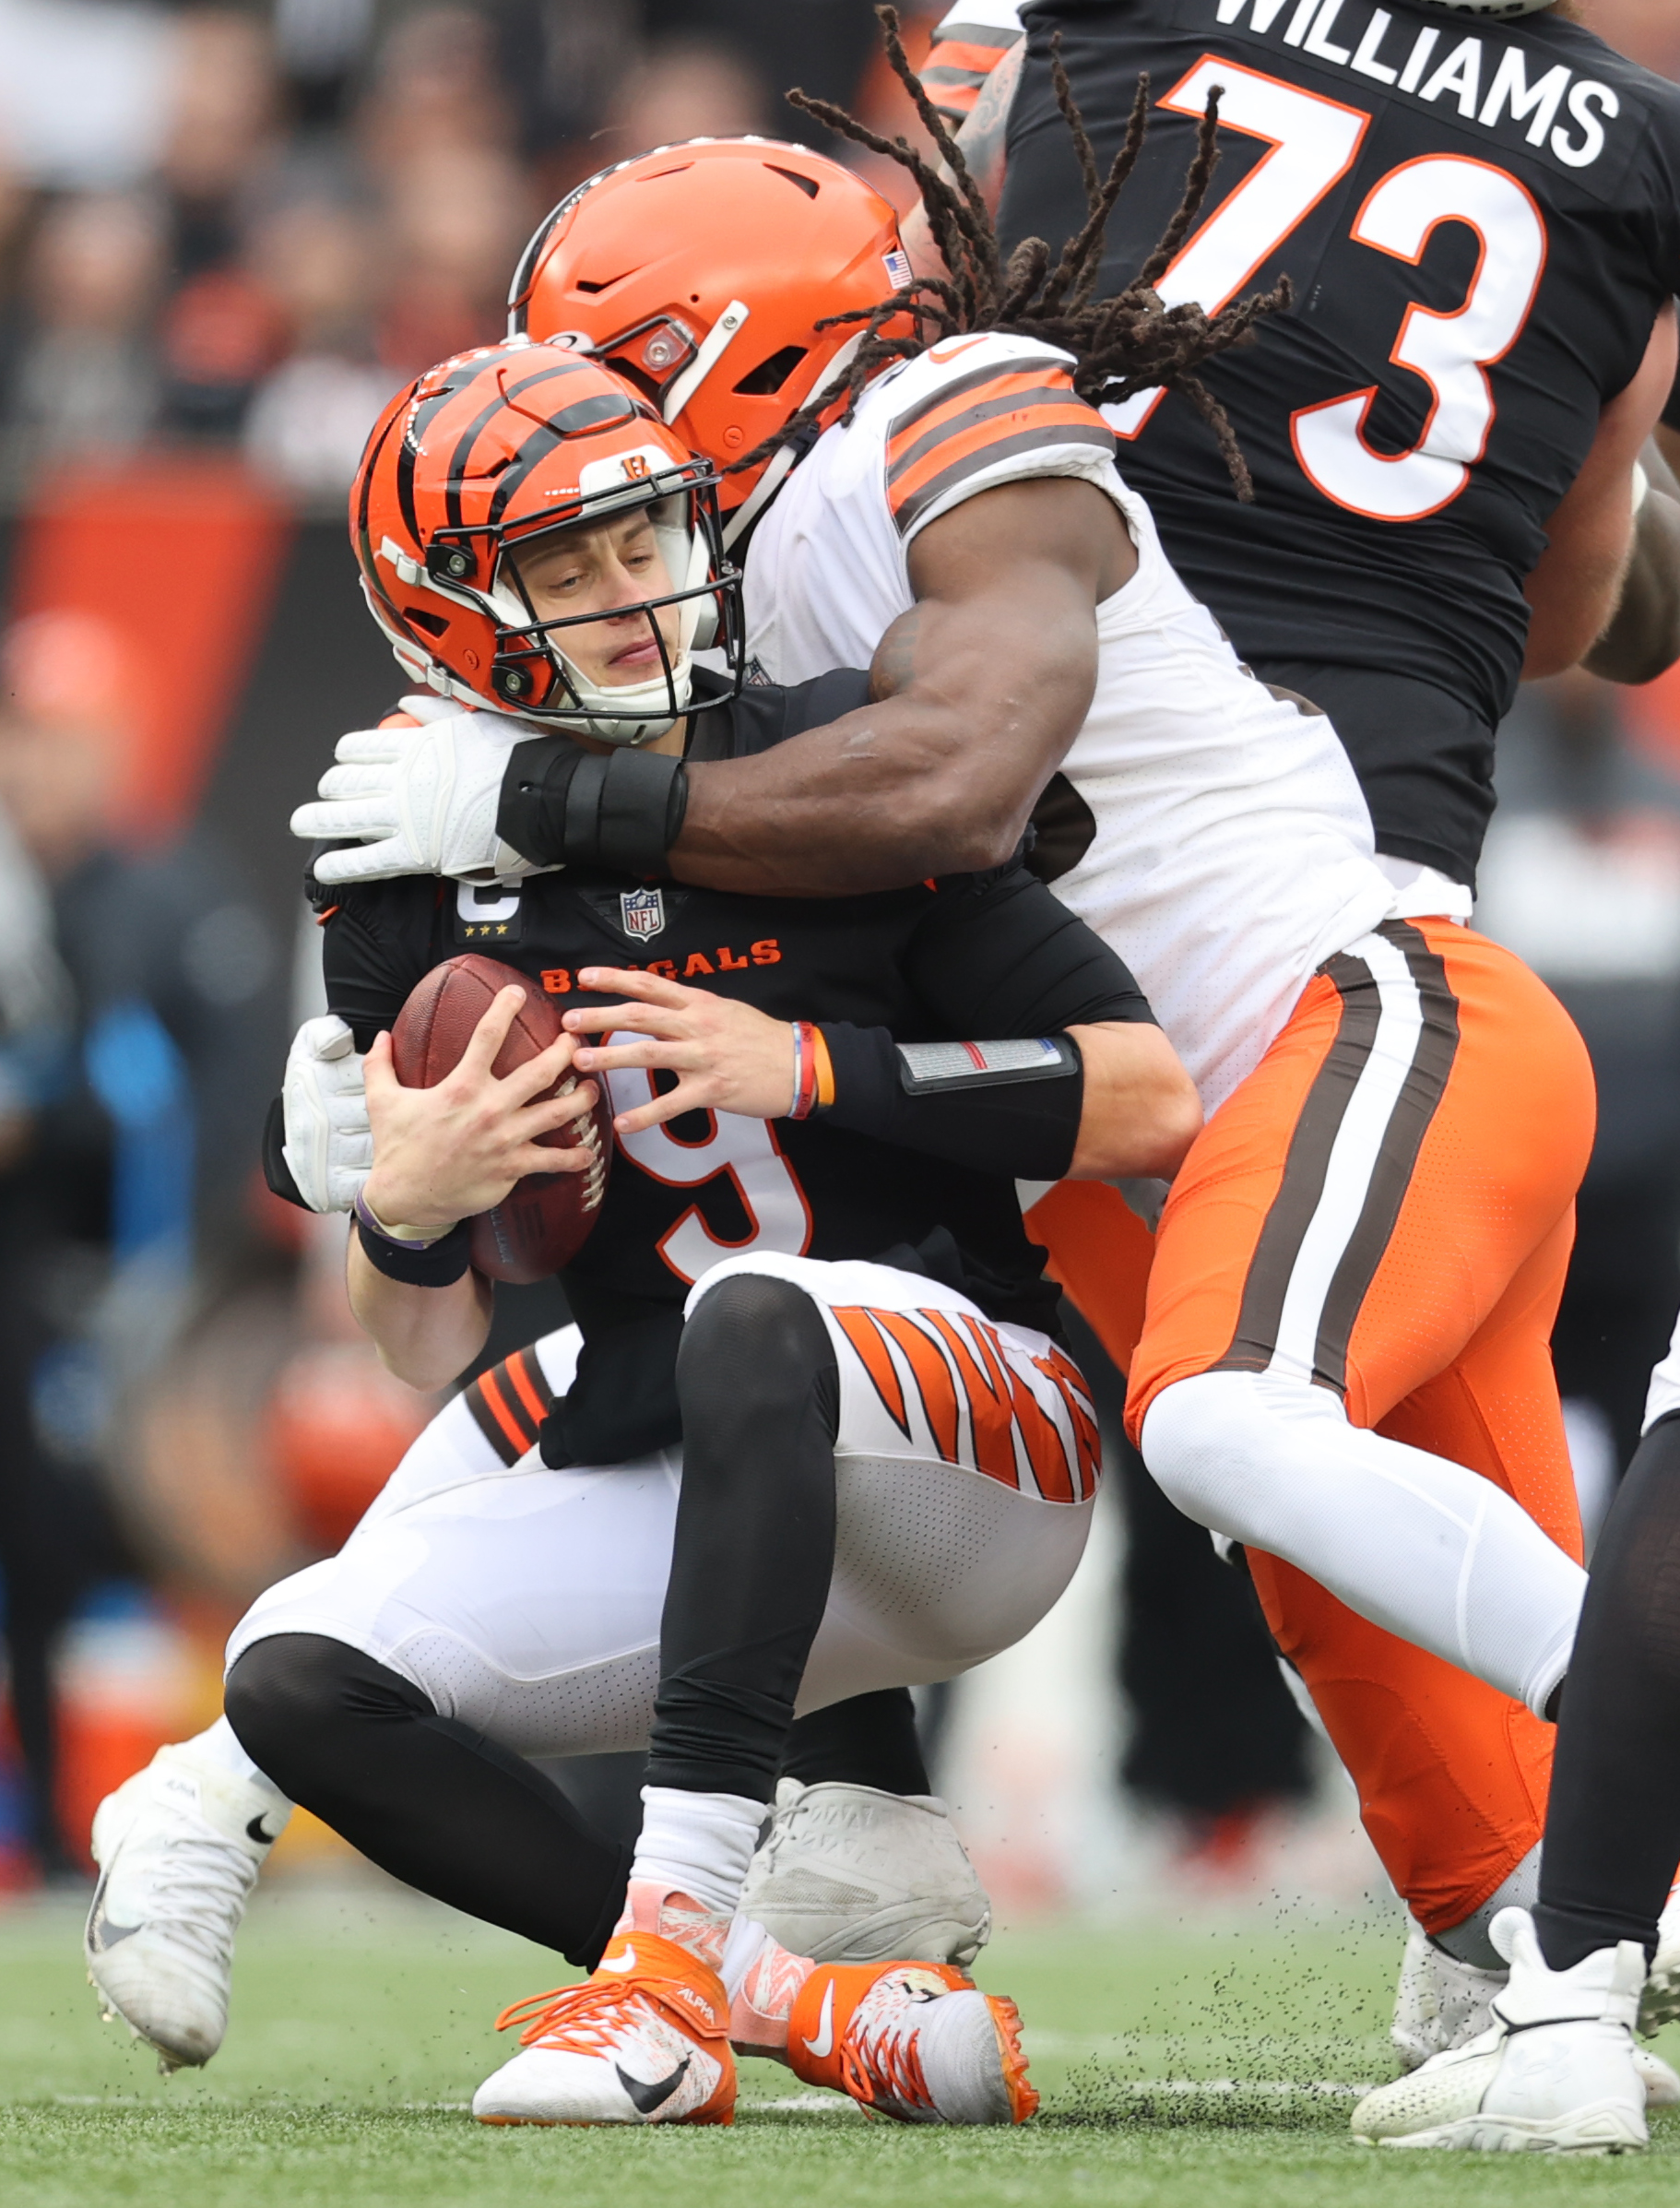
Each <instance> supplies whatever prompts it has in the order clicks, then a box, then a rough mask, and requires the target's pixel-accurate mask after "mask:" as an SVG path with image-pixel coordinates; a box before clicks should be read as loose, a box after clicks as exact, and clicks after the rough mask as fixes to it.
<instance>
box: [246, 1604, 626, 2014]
mask: <svg viewBox="0 0 1680 2208" xmlns="http://www.w3.org/2000/svg"><path fill="white" fill-rule="evenodd" d="M227 1712H228V1722H229V1724H230V1725H231V1727H233V1730H234V1731H235V1732H236V1733H237V1734H238V1736H239V1739H240V1742H241V1744H242V1746H243V1748H244V1750H245V1751H246V1753H247V1754H248V1755H250V1756H251V1757H253V1758H254V1761H255V1762H256V1763H258V1764H259V1765H260V1766H261V1768H262V1769H263V1771H264V1772H265V1773H266V1775H268V1777H269V1778H271V1779H272V1780H273V1781H274V1783H275V1785H276V1786H277V1787H279V1788H280V1790H281V1791H282V1793H284V1794H286V1795H288V1796H290V1798H291V1799H292V1800H293V1801H295V1802H301V1803H302V1806H303V1807H304V1808H305V1809H306V1810H313V1811H314V1814H315V1815H316V1816H317V1817H319V1818H320V1819H321V1820H322V1821H323V1822H325V1823H326V1824H329V1825H331V1826H332V1828H333V1830H334V1832H336V1833H339V1834H343V1836H344V1838H345V1839H347V1840H348V1841H349V1843H350V1845H351V1846H352V1847H359V1848H360V1849H361V1852H362V1854H363V1855H364V1856H367V1857H368V1858H371V1860H372V1861H373V1862H375V1863H377V1864H378V1865H379V1866H380V1868H381V1869H382V1870H388V1871H389V1872H390V1873H391V1875H392V1877H393V1878H398V1879H401V1880H402V1881H403V1882H404V1884H405V1885H409V1886H415V1887H418V1888H419V1889H420V1892H421V1893H430V1894H432V1895H433V1896H434V1897H435V1898H436V1899H437V1900H438V1901H443V1902H448V1903H449V1904H450V1905H451V1906H452V1907H454V1908H456V1909H464V1910H466V1911H467V1915H468V1916H470V1917H482V1918H483V1919H484V1921H485V1922H486V1923H487V1924H499V1925H503V1926H504V1927H505V1928H506V1929H507V1930H509V1931H510V1932H518V1933H521V1934H522V1935H523V1936H524V1937H525V1938H526V1940H535V1941H537V1942H538V1944H539V1945H540V1946H543V1947H552V1948H558V1949H559V1951H560V1953H562V1955H564V1956H565V1957H566V1959H567V1961H568V1962H571V1963H576V1964H578V1965H581V1966H582V1967H583V1968H584V1969H586V1970H593V1969H594V1967H595V1965H596V1964H597V1962H598V1961H599V1960H600V1955H601V1951H602V1949H603V1948H604V1947H605V1946H606V1944H607V1941H608V1940H609V1938H610V1937H611V1933H612V1928H613V1926H614V1924H615V1923H616V1922H617V1921H618V1917H619V1912H620V1910H621V1908H622V1906H623V1902H624V1885H625V1881H626V1879H627V1878H628V1876H629V1873H630V1854H631V1851H630V1850H629V1849H628V1848H625V1847H621V1846H619V1845H618V1843H616V1842H615V1841H612V1840H609V1838H607V1836H606V1835H605V1834H600V1833H597V1832H596V1831H595V1830H594V1828H593V1827H592V1826H590V1825H588V1824H586V1822H584V1820H583V1819H582V1818H581V1817H580V1816H579V1815H578V1813H577V1811H576V1810H574V1808H573V1807H572V1805H571V1803H570V1802H569V1801H567V1799H566V1798H565V1796H564V1795H563V1794H562V1793H561V1791H560V1789H559V1788H558V1787H555V1786H553V1785H552V1784H551V1783H550V1781H549V1780H548V1779H546V1778H545V1777H544V1776H543V1775H542V1774H541V1772H539V1771H537V1770H535V1769H533V1767H532V1766H531V1765H530V1764H529V1763H526V1762H525V1760H524V1759H523V1757H520V1756H516V1755H515V1754H513V1753H512V1752H511V1751H509V1750H508V1749H505V1748H502V1747H499V1746H498V1745H497V1743H496V1742H495V1741H493V1740H489V1739H485V1737H484V1735H483V1734H482V1733H479V1732H475V1731H474V1730H473V1729H472V1727H470V1726H467V1725H462V1724H460V1723H458V1722H457V1721H456V1720H455V1718H453V1717H440V1716H439V1715H438V1714H437V1712H436V1711H435V1710H434V1709H433V1708H432V1704H431V1703H429V1702H428V1701H427V1700H426V1697H425V1696H424V1695H423V1694H422V1693H421V1692H420V1690H419V1688H418V1687H415V1686H411V1685H410V1684H409V1682H408V1680H406V1679H403V1678H401V1677H399V1676H398V1674H397V1673H396V1672H395V1671H390V1670H387V1669H386V1668H385V1665H383V1664H377V1663H375V1662H374V1661H373V1657H372V1656H363V1655H362V1654H361V1651H360V1650H359V1649H355V1648H351V1647H349V1646H347V1644H345V1643H344V1642H342V1641H331V1640H327V1639H326V1638H325V1636H323V1635H321V1634H318V1633H276V1634H275V1635H273V1636H272V1637H271V1638H270V1639H268V1640H266V1641H258V1642H255V1643H254V1644H253V1645H252V1646H251V1647H249V1648H248V1649H246V1651H245V1653H244V1654H243V1656H241V1657H240V1659H239V1661H238V1663H236V1664H235V1665H234V1667H233V1668H232V1670H231V1672H230V1673H229V1674H228V1684H227Z"/></svg>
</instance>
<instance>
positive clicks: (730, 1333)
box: [647, 1274, 839, 1801]
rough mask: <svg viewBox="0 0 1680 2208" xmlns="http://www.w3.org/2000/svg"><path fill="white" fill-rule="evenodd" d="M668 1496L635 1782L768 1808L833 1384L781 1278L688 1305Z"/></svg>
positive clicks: (814, 1584) (819, 1505)
mask: <svg viewBox="0 0 1680 2208" xmlns="http://www.w3.org/2000/svg"><path fill="white" fill-rule="evenodd" d="M677 1395H678V1398H679V1400H680V1404H681V1406H682V1431H683V1444H682V1496H681V1500H680V1502H679V1504H678V1507H677V1532H676V1541H675V1546H674V1549H673V1552H672V1556H671V1576H670V1585H669V1587H668V1590H667V1593H666V1597H665V1615H664V1619H663V1621H662V1623H661V1626H660V1639H659V1675H660V1676H659V1693H658V1699H657V1703H656V1704H655V1709H654V1724H653V1737H652V1743H651V1746H650V1749H649V1751H648V1758H647V1783H648V1785H649V1786H653V1787H684V1788H687V1789H690V1790H692V1791H693V1792H697V1793H714V1794H739V1795H744V1796H745V1797H746V1798H748V1799H749V1800H752V1801H768V1800H769V1799H770V1798H771V1796H772V1795H773V1794H774V1792H775V1781H776V1775H777V1773H778V1772H779V1771H780V1769H781V1767H782V1759H783V1756H784V1754H785V1753H786V1751H787V1739H788V1732H789V1728H790V1727H791V1726H792V1723H793V1705H794V1699H795V1697H796V1696H797V1695H798V1693H799V1685H800V1682H801V1680H803V1679H804V1676H805V1662H806V1658H807V1657H808V1656H810V1644H811V1643H812V1641H813V1640H814V1639H815V1638H816V1632H817V1628H818V1626H819V1625H821V1623H822V1612H823V1609H825V1607H826V1605H827V1602H828V1586H829V1581H830V1579H831V1578H832V1577H833V1575H834V1434H835V1430H836V1426H837V1421H838V1416H839V1371H838V1368H837V1366H836V1365H835V1362H834V1347H833V1345H832V1344H831V1343H830V1341H829V1338H828V1328H827V1325H826V1324H825V1323H824V1321H823V1318H822V1313H821V1312H819V1310H818V1309H817V1307H816V1305H815V1304H814V1303H813V1302H812V1301H811V1300H810V1297H809V1296H808V1295H806V1294H805V1292H804V1290H803V1289H802V1288H795V1287H793V1286H792V1285H791V1283H789V1282H788V1281H786V1280H777V1279H775V1278H774V1277H772V1276H768V1275H764V1274H740V1275H738V1276H736V1277H734V1278H733V1279H729V1280H725V1281H721V1282H720V1283H719V1284H718V1286H717V1287H716V1288H713V1289H712V1290H711V1291H710V1293H709V1294H707V1295H706V1296H704V1297H703V1298H702V1300H701V1301H700V1304H699V1306H698V1307H697V1309H696V1310H695V1312H694V1315H693V1317H692V1319H690V1321H689V1322H688V1324H687V1325H686V1326H685V1327H684V1328H683V1331H682V1347H681V1348H680V1351H679V1353H678V1358H677Z"/></svg>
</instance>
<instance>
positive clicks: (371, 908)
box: [321, 875, 438, 1051]
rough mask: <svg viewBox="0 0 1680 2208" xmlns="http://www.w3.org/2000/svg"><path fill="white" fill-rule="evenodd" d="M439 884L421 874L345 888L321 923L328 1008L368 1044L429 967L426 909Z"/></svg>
mask: <svg viewBox="0 0 1680 2208" xmlns="http://www.w3.org/2000/svg"><path fill="white" fill-rule="evenodd" d="M437 895H438V884H436V883H435V882H434V881H433V880H432V878H431V876H430V875H426V876H420V875H414V876H408V877H405V878H404V879H403V880H401V881H399V882H389V883H380V884H377V885H376V886H375V887H374V888H373V890H370V891H363V892H362V893H361V895H360V896H349V895H347V896H346V897H345V900H344V902H343V903H342V904H341V905H340V906H338V907H337V908H336V909H335V910H334V911H333V912H332V913H331V915H330V916H329V917H328V918H327V919H326V920H325V921H324V923H323V926H322V944H321V966H322V971H323V973H324V975H325V981H326V1008H327V1010H328V1011H329V1012H336V1013H337V1015H338V1017H339V1018H340V1019H341V1020H343V1021H344V1022H345V1023H346V1025H347V1026H348V1027H349V1029H350V1031H351V1033H352V1034H353V1035H354V1036H355V1038H356V1048H357V1049H358V1050H359V1051H365V1050H366V1049H367V1048H368V1047H369V1045H370V1044H371V1043H372V1042H373V1038H374V1037H375V1036H376V1035H377V1034H378V1033H379V1031H380V1029H381V1028H382V1027H392V1026H393V1025H395V1023H396V1015H397V1014H398V1013H399V1012H400V1011H401V1010H402V1008H403V1005H404V1003H405V1002H406V1001H407V999H408V991H410V990H411V989H413V988H414V986H415V984H416V983H417V982H419V981H420V979H422V978H423V977H424V975H425V974H426V972H427V970H428V969H429V967H431V965H432V955H431V953H432V944H431V924H430V923H431V917H432V909H433V908H434V907H435V905H436V902H437Z"/></svg>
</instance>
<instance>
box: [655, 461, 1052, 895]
mask: <svg viewBox="0 0 1680 2208" xmlns="http://www.w3.org/2000/svg"><path fill="white" fill-rule="evenodd" d="M1073 487H1074V488H1083V486H1073ZM936 526H937V527H942V526H943V525H942V524H939V525H936ZM1089 602H1090V601H1089V598H1088V596H1087V598H1086V600H1085V603H1084V605H1083V606H1082V605H1081V604H1080V603H1079V599H1078V595H1077V590H1076V588H1075V587H1072V586H1070V584H1069V582H1068V579H1067V578H1066V577H1065V576H1060V575H1056V574H1050V573H1047V572H1038V573H1035V572H1034V571H1033V570H1032V569H1030V568H1028V569H1025V570H1024V571H1023V573H1022V574H1020V575H1019V576H1015V577H1012V589H1011V592H1010V593H1009V595H1008V597H1007V598H1006V599H1005V598H1003V597H1001V595H1000V597H999V598H995V599H978V600H976V601H971V602H968V603H963V604H957V605H945V604H939V603H928V602H924V603H922V604H918V605H917V606H915V607H913V608H912V609H911V610H910V611H908V612H906V613H904V614H902V615H901V616H900V617H899V619H898V620H897V621H896V622H894V623H893V626H892V628H890V629H889V630H888V632H887V634H886V635H885V636H884V637H882V639H881V645H880V647H878V649H877V652H876V655H875V659H874V661H873V662H872V665H871V669H870V674H871V680H872V682H873V685H874V689H875V694H876V699H877V702H876V703H874V704H872V705H869V706H864V707H863V708H861V710H859V711H858V712H856V713H848V714H846V716H845V717H844V718H842V719H839V720H835V721H831V722H830V723H829V724H828V726H827V727H826V728H824V729H813V730H809V731H808V732H807V733H806V734H804V735H802V736H795V737H792V738H790V739H789V740H788V742H786V743H781V744H778V745H777V746H776V747H775V750H774V751H771V752H766V753H763V754H760V755H759V756H758V757H756V758H753V759H741V760H733V759H731V760H719V761H716V763H714V764H711V765H706V766H692V767H691V768H690V769H689V774H688V808H687V812H686V813H685V815H684V818H683V823H682V831H681V834H680V836H679V837H678V838H677V841H676V843H675V845H674V846H673V847H672V849H671V853H670V868H671V872H672V873H674V874H675V875H676V877H677V878H678V880H679V881H683V882H693V883H696V884H700V885H701V886H703V887H705V888H709V889H728V890H743V891H749V892H750V891H754V890H757V891H766V890H768V891H774V892H775V893H777V894H780V895H782V896H855V895H858V894H862V893H866V892H869V891H871V890H879V889H902V888H904V887H905V886H906V885H907V884H910V883H912V882H920V881H925V880H927V879H928V878H929V876H931V875H934V874H954V873H977V872H980V871H981V870H983V869H985V868H987V867H990V866H1000V865H1001V864H1002V863H1003V861H1005V860H1007V859H1008V858H1009V857H1010V855H1011V854H1012V852H1013V850H1014V849H1015V848H1016V846H1017V845H1018V844H1019V842H1020V840H1021V837H1022V835H1023V831H1024V829H1025V827H1026V823H1027V817H1028V815H1029V814H1030V813H1031V812H1032V809H1033V804H1034V801H1035V799H1036V798H1037V796H1038V793H1039V791H1040V790H1041V789H1043V788H1044V785H1045V783H1046V782H1047V780H1048V779H1049V778H1050V776H1051V775H1052V774H1053V773H1054V772H1055V770H1056V768H1057V766H1059V764H1060V762H1061V760H1062V758H1063V757H1064V755H1065V754H1066V753H1067V750H1068V747H1069V746H1070V745H1071V743H1072V742H1073V739H1074V737H1075V736H1076V735H1077V734H1078V733H1079V730H1080V727H1081V725H1082V723H1083V720H1084V718H1085V715H1086V713H1087V712H1088V711H1089V710H1090V706H1091V698H1092V694H1093V692H1094V688H1095V684H1096V635H1095V628H1094V623H1093V622H1092V620H1091V615H1090V611H1089Z"/></svg>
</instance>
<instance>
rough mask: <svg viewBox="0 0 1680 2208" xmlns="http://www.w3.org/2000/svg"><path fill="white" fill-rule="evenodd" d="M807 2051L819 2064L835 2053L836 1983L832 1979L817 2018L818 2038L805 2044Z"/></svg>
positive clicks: (824, 1992)
mask: <svg viewBox="0 0 1680 2208" xmlns="http://www.w3.org/2000/svg"><path fill="white" fill-rule="evenodd" d="M805 2045H806V2048H807V2049H808V2050H809V2051H810V2053H811V2054H813V2055H814V2056H815V2057H816V2059H817V2060H818V2061H819V2062H822V2061H824V2060H826V2059H827V2058H828V2057H829V2056H830V2055H832V2054H833V2053H834V1980H833V1978H830V1980H829V1981H828V1984H827V1986H826V1987H824V1988H823V1991H822V2009H821V2011H820V2012H818V2016H817V2036H816V2037H815V2038H814V2039H808V2040H807V2041H806V2042H805Z"/></svg>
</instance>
